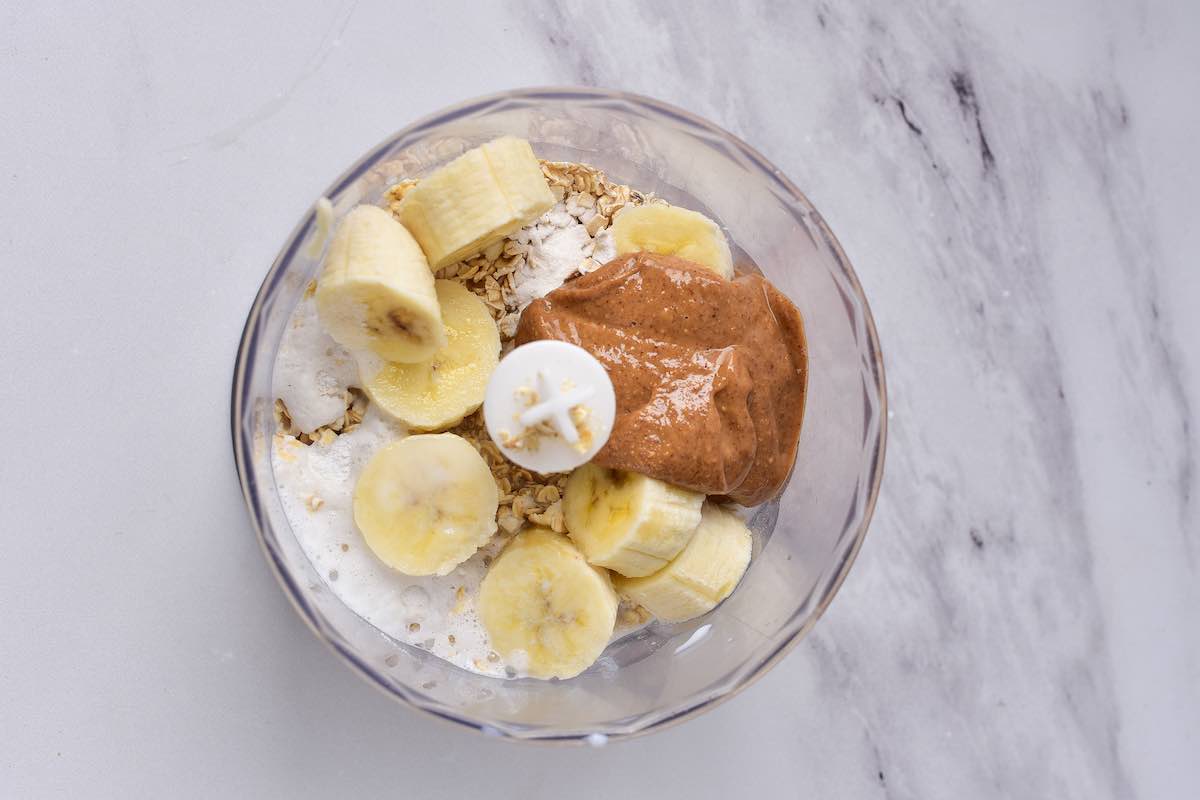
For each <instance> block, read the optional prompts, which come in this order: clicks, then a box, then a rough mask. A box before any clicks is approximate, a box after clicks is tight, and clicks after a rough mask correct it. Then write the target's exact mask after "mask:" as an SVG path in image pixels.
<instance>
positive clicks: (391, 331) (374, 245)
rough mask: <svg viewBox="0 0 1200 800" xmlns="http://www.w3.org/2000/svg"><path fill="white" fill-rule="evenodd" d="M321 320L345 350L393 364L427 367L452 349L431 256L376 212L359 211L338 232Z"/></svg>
mask: <svg viewBox="0 0 1200 800" xmlns="http://www.w3.org/2000/svg"><path fill="white" fill-rule="evenodd" d="M317 312H318V313H319V314H320V317H321V325H323V326H324V327H325V330H327V331H328V332H329V335H330V336H332V337H333V338H334V339H336V340H337V342H338V343H339V344H341V345H343V346H345V347H347V348H350V349H351V350H361V349H370V350H371V351H373V352H375V353H377V354H378V355H379V356H381V357H383V358H386V359H388V360H389V361H405V362H409V361H423V360H424V359H427V358H429V357H430V356H431V355H433V353H434V351H436V350H437V349H438V348H439V347H442V346H444V345H445V344H446V336H445V333H444V332H443V331H442V314H441V311H440V309H439V308H438V301H437V296H436V294H435V293H434V289H433V273H432V272H430V270H429V262H428V261H426V260H425V254H424V253H422V252H421V248H420V246H419V245H418V244H417V242H416V240H415V239H413V237H412V234H410V233H409V232H408V231H407V230H405V229H404V226H403V225H401V224H400V223H399V222H396V220H394V219H393V218H392V216H391V215H390V214H388V213H387V212H386V211H384V210H383V209H381V208H376V207H375V206H356V207H355V208H354V209H353V210H351V212H350V213H349V214H347V215H346V218H345V219H344V220H342V224H341V225H339V226H338V229H337V233H335V234H334V236H333V242H331V243H330V245H329V255H328V256H327V257H326V259H325V266H324V268H323V269H322V271H321V276H320V277H319V278H318V279H317Z"/></svg>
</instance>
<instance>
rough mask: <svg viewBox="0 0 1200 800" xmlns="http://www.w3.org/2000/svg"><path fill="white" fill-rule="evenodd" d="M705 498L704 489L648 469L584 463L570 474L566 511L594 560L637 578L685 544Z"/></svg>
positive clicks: (579, 541)
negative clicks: (645, 471) (667, 479)
mask: <svg viewBox="0 0 1200 800" xmlns="http://www.w3.org/2000/svg"><path fill="white" fill-rule="evenodd" d="M703 503H704V495H702V494H698V493H696V492H690V491H688V490H687V489H680V488H679V487H677V486H672V485H670V484H669V483H663V482H662V481H660V480H656V479H654V478H650V477H647V476H645V475H638V474H636V473H633V472H625V471H623V470H612V469H605V468H604V467H598V466H596V465H595V464H584V465H583V466H582V467H580V468H579V469H577V470H575V471H574V472H572V473H571V477H570V478H568V479H567V486H566V491H565V493H564V495H563V513H564V515H565V522H566V524H567V532H568V533H569V534H570V536H571V539H572V540H573V541H574V542H575V543H576V544H577V545H579V549H580V550H582V551H583V554H584V555H585V556H586V557H587V560H588V561H589V562H591V563H592V564H597V565H599V566H602V567H608V568H609V569H611V570H613V571H614V572H619V573H620V574H622V575H626V576H629V577H634V578H636V577H640V576H643V575H649V574H651V573H653V572H657V571H658V570H660V569H662V568H663V567H665V566H666V565H667V562H669V561H670V560H671V559H672V558H675V556H676V555H678V554H679V552H680V551H681V550H683V548H684V547H685V546H686V545H687V543H688V542H689V541H690V540H691V538H692V534H693V533H694V532H695V531H696V526H697V525H699V524H700V506H701V505H702V504H703Z"/></svg>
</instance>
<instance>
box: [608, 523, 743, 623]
mask: <svg viewBox="0 0 1200 800" xmlns="http://www.w3.org/2000/svg"><path fill="white" fill-rule="evenodd" d="M749 565H750V531H749V530H748V529H747V528H746V526H745V525H744V524H743V523H742V521H741V520H740V519H738V518H737V517H735V516H734V515H733V514H730V513H729V512H728V511H725V510H724V509H722V508H720V507H718V506H715V505H713V504H712V503H705V504H704V511H703V515H702V517H701V519H700V527H698V528H697V529H696V533H695V535H694V536H692V540H691V541H690V542H688V545H687V547H685V548H684V549H683V552H682V553H680V554H679V555H677V556H676V557H675V559H674V560H673V561H672V562H671V563H670V564H668V565H667V566H665V567H663V568H662V569H660V570H659V571H658V572H656V573H654V574H653V575H648V576H646V577H644V578H623V577H620V576H617V577H615V578H614V579H613V583H614V585H615V586H616V589H617V591H618V592H620V593H621V594H622V595H624V596H625V597H627V598H629V599H630V600H632V601H634V602H635V603H637V604H639V605H641V606H644V607H645V608H646V610H647V611H649V612H650V613H651V614H653V615H654V616H656V617H658V618H659V619H660V620H662V621H663V622H683V621H684V620H688V619H692V618H693V617H698V616H700V615H701V614H707V613H708V612H709V611H712V610H713V609H714V608H716V607H717V604H718V603H720V602H721V601H722V600H724V599H725V598H726V597H728V596H729V595H730V594H732V593H733V589H734V587H736V586H737V584H738V581H740V580H741V579H742V574H743V573H745V571H746V567H748V566H749Z"/></svg>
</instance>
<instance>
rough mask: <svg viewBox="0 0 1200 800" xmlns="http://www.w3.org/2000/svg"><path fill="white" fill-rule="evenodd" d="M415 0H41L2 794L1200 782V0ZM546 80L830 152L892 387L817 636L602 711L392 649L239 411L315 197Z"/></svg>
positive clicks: (10, 49) (10, 367)
mask: <svg viewBox="0 0 1200 800" xmlns="http://www.w3.org/2000/svg"><path fill="white" fill-rule="evenodd" d="M410 5H411V7H410V8H409V9H408V10H398V9H397V8H395V7H394V4H382V3H380V4H373V3H361V4H358V5H348V4H340V3H315V2H312V3H304V4H295V5H289V6H287V7H285V6H282V5H281V6H279V7H278V8H276V9H266V8H258V7H256V6H254V5H253V4H240V3H239V4H232V3H224V4H215V5H214V4H209V5H207V6H205V7H204V8H203V9H201V10H197V11H195V12H193V13H191V14H188V13H186V12H184V11H182V10H176V11H169V10H168V9H167V6H165V5H161V4H160V5H153V4H152V5H148V6H146V7H145V9H144V10H135V9H134V8H133V7H132V6H129V7H121V6H115V5H113V4H92V5H86V4H72V7H71V8H70V9H69V10H68V9H67V8H59V9H55V8H53V7H51V6H49V5H48V4H17V3H11V4H7V5H6V6H4V8H3V9H2V10H0V108H3V109H4V112H3V120H4V121H3V124H0V156H2V160H3V171H2V172H0V181H2V185H3V187H4V188H3V192H0V220H3V223H2V227H0V268H2V269H3V276H4V278H5V279H6V280H5V287H6V289H7V296H6V297H5V300H6V305H5V311H4V312H3V313H0V340H2V341H3V342H4V347H3V350H2V351H0V352H2V355H0V359H2V360H0V366H2V367H3V374H4V380H3V381H2V382H0V411H3V413H4V418H5V420H6V425H5V426H4V437H3V440H4V444H5V445H6V452H5V458H4V459H3V460H0V501H2V502H0V509H2V512H3V525H2V529H3V539H2V541H3V555H4V572H3V579H2V580H0V608H2V609H3V614H4V617H3V619H4V624H3V627H2V628H0V687H2V688H0V720H3V723H4V734H3V735H2V736H0V795H4V796H50V795H56V794H57V795H63V796H80V795H85V796H155V795H157V796H176V797H185V796H202V795H207V796H211V795H214V794H226V795H234V796H250V795H255V794H258V795H276V794H285V793H286V794H290V795H292V796H325V795H332V794H334V793H336V794H338V795H340V796H380V795H385V796H414V797H420V796H459V797H505V796H520V797H552V798H561V797H578V798H588V797H597V798H600V797H604V798H607V797H611V796H612V793H613V786H614V783H613V782H614V780H617V781H619V786H620V787H621V791H623V792H625V793H626V794H629V793H633V794H639V795H644V796H653V797H663V798H672V797H678V798H683V797H710V796H711V797H715V796H727V795H730V794H731V793H737V794H739V795H745V796H760V797H779V796H787V795H792V796H807V797H846V798H872V797H884V796H887V797H897V798H963V797H979V798H982V797H989V798H990V797H997V798H999V797H1055V798H1073V797H1080V798H1084V797H1086V798H1099V797H1144V798H1172V797H1189V796H1196V795H1197V794H1198V793H1200V787H1198V786H1197V778H1196V772H1195V754H1196V753H1197V752H1200V697H1198V693H1200V625H1197V622H1196V610H1197V608H1200V575H1198V572H1200V566H1198V565H1200V541H1198V537H1200V533H1198V531H1200V486H1198V483H1197V481H1198V475H1197V468H1196V460H1197V452H1198V442H1197V438H1198V436H1200V425H1198V423H1197V420H1196V418H1195V416H1194V415H1193V409H1195V408H1196V407H1197V404H1198V403H1200V360H1198V357H1197V342H1198V341H1200V324H1198V323H1197V321H1196V320H1197V316H1196V311H1195V309H1196V308H1197V303H1198V302H1200V269H1197V267H1196V263H1197V254H1198V253H1200V230H1198V228H1197V224H1196V220H1197V215H1196V204H1195V187H1196V186H1197V185H1200V155H1198V151H1197V150H1196V148H1195V135H1196V131H1197V129H1198V126H1200V115H1198V114H1197V112H1196V110H1195V94H1196V91H1195V90H1196V87H1197V85H1200V58H1198V57H1197V55H1196V48H1195V42H1196V32H1197V30H1200V6H1198V5H1196V4H1194V3H1168V2H1157V3H1153V4H1147V3H1143V2H1116V1H1115V0H1110V1H1109V2H1092V0H1058V1H1057V2H1053V3H1042V2H1033V0H1024V1H1023V2H1017V3H1011V2H1010V3H999V2H991V3H961V4H950V5H947V4H943V3H934V2H928V3H905V4H883V3H873V4H862V5H861V6H857V10H856V8H852V7H851V6H852V4H845V3H837V4H834V3H819V2H818V3H813V2H802V3H798V4H773V5H771V6H770V7H769V10H762V11H755V10H753V9H751V8H749V7H746V8H742V9H738V10H737V11H736V12H734V11H730V10H729V7H728V5H727V4H712V5H710V6H707V7H708V8H710V9H712V10H709V11H701V10H696V8H695V7H694V6H693V4H684V3H672V4H669V5H668V4H657V3H656V4H654V8H655V9H656V10H655V11H654V12H647V14H648V16H645V17H641V16H638V15H637V12H633V11H628V10H618V11H613V12H608V11H605V8H606V4H598V3H586V4H585V3H579V4H575V3H570V4H564V6H566V7H567V10H558V8H559V7H558V6H557V5H554V6H551V5H546V6H544V7H541V10H534V11H529V10H527V7H525V6H524V5H522V6H521V7H517V6H513V7H502V6H496V7H495V9H494V10H489V11H486V12H484V13H480V12H472V13H466V12H465V11H464V10H463V9H462V8H459V9H445V8H444V6H446V5H449V4H432V3H420V4H415V3H414V4H410ZM473 5H476V4H473ZM478 5H483V4H478ZM487 5H488V7H489V8H491V7H492V6H491V4H487ZM793 6H794V7H793ZM435 7H438V8H442V10H438V11H434V8H435ZM868 7H869V8H870V9H871V10H865V9H866V8H868ZM764 8H765V7H764ZM935 9H937V10H935ZM547 83H588V84H601V85H609V86H616V87H621V88H627V89H631V90H634V91H643V92H647V93H650V94H654V95H656V96H659V97H661V98H663V99H665V100H668V101H673V102H676V103H679V104H681V105H683V106H685V107H687V108H689V109H691V110H693V111H696V112H698V113H700V114H703V115H705V116H708V117H710V118H712V119H714V120H715V121H717V122H718V123H720V124H722V125H724V126H726V127H728V128H730V129H732V130H733V131H735V132H737V133H739V134H741V135H743V136H744V137H745V138H747V139H748V140H749V141H751V142H752V143H753V144H754V145H755V146H757V147H758V148H760V149H761V150H762V151H763V152H764V153H765V155H766V156H767V157H768V158H770V159H771V160H772V161H773V162H774V163H776V164H777V165H779V166H780V167H781V168H783V169H784V170H785V171H786V172H787V173H788V174H789V175H790V176H791V177H793V178H794V179H795V180H796V182H797V183H798V184H799V185H800V186H801V187H803V188H804V190H805V191H806V192H807V193H808V194H809V196H810V197H811V198H812V199H813V201H814V202H815V203H816V205H817V206H818V208H820V209H821V211H822V213H823V214H824V215H825V217H826V218H827V219H828V221H829V223H830V224H831V226H832V227H833V229H834V231H836V232H837V234H838V236H839V237H840V239H841V241H842V243H843V244H844V246H845V248H846V250H847V252H848V254H849V256H850V258H851V260H852V261H853V262H854V264H855V266H856V267H857V269H858V272H859V275H860V276H861V278H862V281H863V284H864V286H865V287H866V291H867V293H868V295H869V296H870V298H871V301H872V306H873V309H874V311H875V313H876V318H877V321H878V323H879V328H880V334H881V336H882V340H883V345H884V350H885V354H886V357H887V364H888V377H889V388H890V392H891V401H892V411H893V413H894V417H893V419H892V428H891V439H890V443H889V451H888V465H887V475H886V478H885V482H884V491H883V496H882V499H881V501H880V504H879V507H878V510H877V513H876V521H875V524H874V526H873V528H872V530H871V533H870V535H869V536H868V538H867V542H866V545H865V547H864V549H863V551H862V554H861V556H860V558H859V561H858V563H857V564H856V565H855V568H854V570H853V571H852V572H851V575H850V578H849V580H848V581H847V583H846V585H845V586H844V588H843V590H842V592H841V594H840V595H839V597H838V598H837V600H836V601H835V602H834V604H833V606H832V608H831V610H830V611H829V613H828V614H827V615H826V617H825V618H824V619H823V620H822V621H821V622H820V624H819V625H818V626H817V628H816V631H815V632H814V634H813V635H812V636H810V637H809V638H808V639H806V640H805V641H804V642H803V643H802V644H801V645H800V646H799V647H798V648H797V649H796V650H795V651H794V652H793V653H792V654H790V655H789V656H788V657H787V658H786V659H785V660H784V661H783V662H782V663H781V664H780V665H779V666H777V667H776V668H775V669H774V671H772V672H771V673H770V674H769V675H767V676H766V677H765V678H763V679H762V680H761V681H760V682H759V683H758V684H756V685H754V686H753V687H751V688H749V689H748V690H747V691H746V692H745V693H744V694H743V695H741V696H739V697H737V698H736V699H734V700H733V701H731V702H730V703H728V704H726V705H724V706H722V707H721V708H718V709H716V710H715V711H713V712H711V713H709V714H707V715H705V716H704V717H702V718H700V719H697V720H694V721H692V722H689V723H687V724H685V725H683V726H681V727H678V728H676V729H674V730H670V731H667V732H664V733H661V734H658V735H656V736H654V737H653V738H650V739H646V740H640V741H637V742H632V743H628V744H624V745H610V746H608V747H606V748H604V749H602V750H590V749H574V750H563V749H542V748H536V747H519V746H516V745H513V744H509V743H504V742H496V741H488V740H484V739H482V738H480V737H478V736H473V735H471V734H469V733H467V732H464V731H460V730H455V729H452V728H450V727H448V726H446V725H443V724H439V723H437V722H434V721H431V720H428V719H425V718H423V717H419V716H417V715H416V714H414V713H410V712H407V711H405V710H403V709H401V708H399V707H396V706H394V705H392V704H391V703H389V702H386V701H385V700H384V698H383V697H382V695H380V694H378V693H377V692H376V691H375V690H373V689H371V688H369V687H368V686H367V685H366V684H365V683H363V682H362V681H361V680H360V679H358V678H357V677H355V676H354V675H353V674H352V673H351V672H350V671H349V670H348V669H346V668H345V667H344V666H343V665H342V664H341V663H340V662H338V661H337V660H336V659H335V658H334V656H333V655H331V654H330V653H328V652H327V651H325V650H324V649H323V648H322V647H321V646H320V645H319V644H318V643H317V641H316V640H315V639H314V638H313V637H312V636H311V635H310V633H309V632H308V631H307V629H305V628H304V626H303V625H302V624H301V623H300V621H299V620H298V618H297V617H296V616H295V614H293V613H292V611H291V609H290V608H289V607H288V604H287V602H286V600H285V599H284V597H283V594H282V593H281V592H280V591H279V589H278V588H277V587H276V586H275V584H274V581H273V579H272V578H271V576H270V573H269V572H268V570H267V567H266V565H265V564H264V562H263V559H262V557H261V554H260V553H259V551H258V548H257V545H256V544H255V542H254V540H253V537H252V535H251V532H250V527H249V524H248V522H247V518H246V513H245V510H244V508H243V507H242V504H241V499H240V497H239V495H238V491H237V485H236V481H235V478H234V473H233V462H232V457H231V454H230V447H229V433H228V429H229V420H228V416H229V413H228V401H229V383H230V373H231V368H232V364H233V358H234V351H235V346H236V342H237V338H238V335H239V333H240V331H241V325H242V321H243V318H244V315H245V313H246V310H247V309H248V308H249V305H250V302H251V298H252V296H253V294H254V292H255V291H256V290H257V288H258V285H259V282H260V280H261V278H262V276H263V274H264V272H265V270H266V268H267V265H268V264H269V263H270V261H271V259H272V258H273V257H274V256H275V253H276V250H277V248H278V246H279V244H280V243H281V242H282V241H283V239H284V237H285V236H286V235H287V234H288V232H289V231H290V230H291V229H292V226H293V225H294V223H295V222H296V220H297V219H298V218H299V217H300V215H301V214H302V213H303V212H304V211H305V209H307V208H308V207H309V206H310V204H311V203H312V202H313V200H314V199H315V198H316V196H317V195H318V193H319V192H320V191H322V190H323V189H324V188H325V186H326V185H327V184H328V182H329V181H330V180H331V179H332V178H333V177H334V176H335V175H337V174H338V173H339V172H340V171H341V170H342V169H343V168H344V167H345V166H346V164H348V163H349V162H350V161H351V160H353V159H355V158H357V157H358V156H359V155H360V154H361V153H362V152H364V151H365V150H366V149H367V148H368V147H370V146H372V145H374V144H375V143H376V142H377V141H379V140H380V139H382V138H383V137H384V136H385V135H386V134H388V133H389V132H391V131H393V130H394V129H396V128H398V127H400V126H402V125H404V124H405V123H407V122H409V121H411V120H413V119H416V118H418V117H420V116H422V115H425V114H428V113H430V112H432V111H434V110H436V109H438V108H440V107H442V106H444V105H447V104H449V103H453V102H457V101H459V100H461V99H464V98H468V97H472V96H475V95H479V94H482V93H486V92H491V91H495V90H499V89H503V88H506V87H511V86H515V85H530V84H547ZM906 117H907V122H906ZM985 140H986V143H987V146H986V147H985V146H984V142H985Z"/></svg>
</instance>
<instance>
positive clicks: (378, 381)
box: [355, 280, 500, 431]
mask: <svg viewBox="0 0 1200 800" xmlns="http://www.w3.org/2000/svg"><path fill="white" fill-rule="evenodd" d="M436 289H437V300H438V303H439V304H440V305H441V308H442V321H443V322H444V323H445V336H446V345H445V346H444V347H442V348H441V349H440V350H438V351H437V352H436V353H434V354H433V355H432V357H430V358H429V359H428V360H426V361H422V362H420V363H417V364H397V363H389V362H386V361H382V360H380V359H378V358H374V357H372V356H371V354H369V353H363V352H361V351H360V352H358V353H355V357H356V359H357V360H358V372H359V378H360V379H361V382H362V384H363V386H362V388H363V389H364V390H365V391H366V393H367V394H368V395H369V396H370V398H371V399H372V400H373V401H374V402H376V403H378V404H379V407H380V408H382V409H383V410H384V411H386V412H387V413H389V414H391V415H392V416H393V417H396V418H397V419H399V420H400V421H401V422H403V423H404V424H405V425H407V426H408V427H409V428H412V429H414V430H422V431H431V430H444V429H446V428H449V427H451V426H452V425H455V424H456V423H458V422H459V421H460V420H462V418H463V417H465V416H466V415H468V414H470V413H471V412H473V411H474V410H475V409H477V408H479V406H480V404H481V403H483V395H484V393H485V392H486V391H487V383H488V378H490V377H491V374H492V370H494V369H495V368H496V364H497V363H498V362H499V359H500V332H499V330H498V329H497V328H496V323H495V322H493V321H492V315H491V314H490V313H488V309H487V306H486V305H484V303H483V301H482V300H480V299H479V298H478V297H476V296H475V295H473V294H471V292H470V291H469V290H468V289H467V288H466V287H464V286H463V285H462V284H460V283H456V282H454V281H444V280H443V281H437V285H436Z"/></svg>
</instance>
